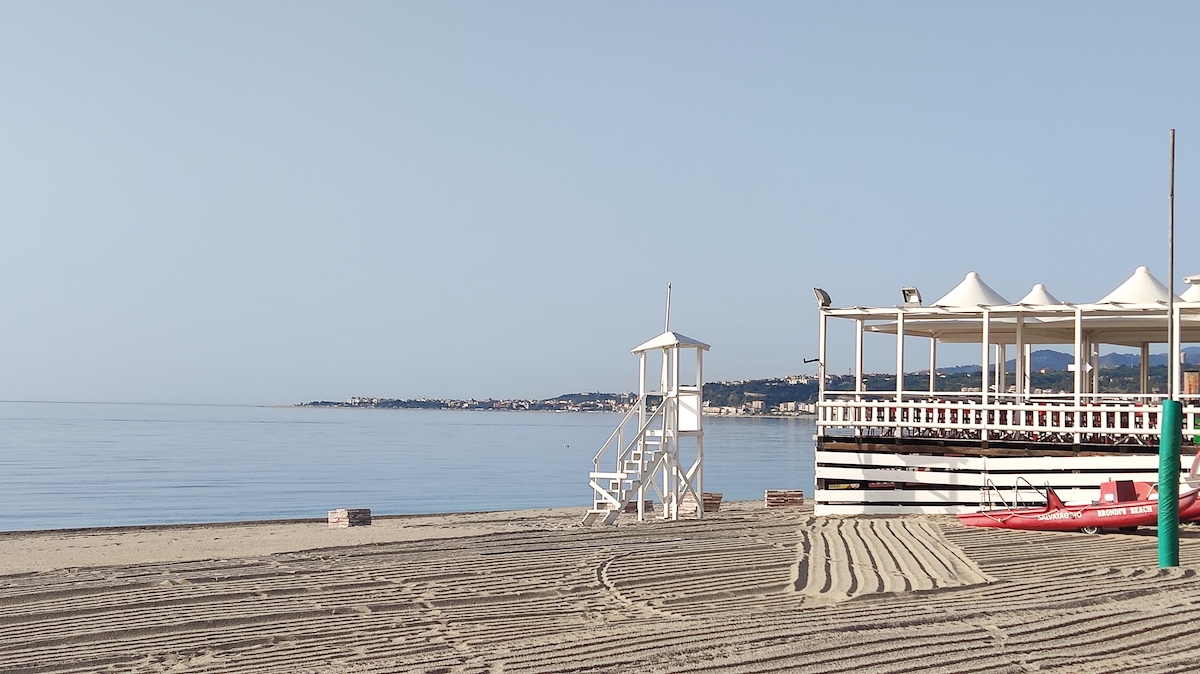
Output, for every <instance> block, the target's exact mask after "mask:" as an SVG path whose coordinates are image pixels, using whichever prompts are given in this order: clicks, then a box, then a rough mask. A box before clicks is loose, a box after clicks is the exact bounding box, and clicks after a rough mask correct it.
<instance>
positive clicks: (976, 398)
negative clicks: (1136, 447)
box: [817, 392, 1200, 444]
mask: <svg viewBox="0 0 1200 674" xmlns="http://www.w3.org/2000/svg"><path fill="white" fill-rule="evenodd" d="M989 398H992V399H991V400H989V402H988V403H986V404H984V403H983V402H982V401H981V396H980V394H979V393H974V394H942V393H938V394H936V396H931V395H929V394H927V393H926V394H909V393H906V394H902V395H901V397H900V400H899V401H897V399H896V395H895V394H880V393H877V392H872V393H870V394H864V393H841V392H839V393H836V394H830V393H828V392H827V394H826V399H825V400H824V401H821V402H820V403H818V405H817V426H818V427H819V428H820V429H821V431H822V432H823V433H825V432H828V431H829V430H833V429H849V430H850V431H852V432H853V434H854V435H866V436H883V437H929V438H961V439H976V440H996V441H1002V440H1013V441H1027V442H1056V443H1080V442H1084V443H1099V444H1152V443H1154V442H1156V441H1157V437H1158V434H1159V426H1158V424H1159V418H1160V413H1161V412H1162V399H1163V396H1161V395H1128V396H1119V395H1112V394H1085V395H1081V396H1080V402H1079V404H1076V402H1075V396H1074V395H1071V394H1068V395H1038V396H1028V395H1025V396H1020V397H1018V396H1014V395H1011V394H1007V395H1001V396H997V395H995V394H991V395H989ZM1198 423H1200V400H1196V399H1194V398H1193V399H1186V400H1184V408H1183V435H1184V437H1185V438H1187V439H1189V440H1190V439H1191V438H1193V437H1195V436H1197V435H1200V429H1198V428H1197V424H1198Z"/></svg>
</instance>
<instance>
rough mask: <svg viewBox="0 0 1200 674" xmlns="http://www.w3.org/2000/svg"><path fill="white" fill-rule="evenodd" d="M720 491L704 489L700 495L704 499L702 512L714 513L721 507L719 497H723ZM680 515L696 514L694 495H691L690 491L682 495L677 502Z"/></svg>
mask: <svg viewBox="0 0 1200 674" xmlns="http://www.w3.org/2000/svg"><path fill="white" fill-rule="evenodd" d="M724 496H725V495H724V494H722V493H721V492H712V491H706V492H704V493H703V494H702V495H701V498H702V499H703V501H704V512H706V513H715V512H717V511H718V510H720V509H721V499H722V498H724ZM679 514H680V515H695V514H696V497H695V496H692V493H691V492H687V493H685V494H684V495H683V499H682V500H681V501H680V503H679Z"/></svg>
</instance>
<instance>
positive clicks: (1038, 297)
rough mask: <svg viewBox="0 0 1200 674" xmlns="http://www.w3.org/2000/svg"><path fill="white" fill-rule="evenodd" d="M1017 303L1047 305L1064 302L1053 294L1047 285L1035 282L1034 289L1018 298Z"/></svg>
mask: <svg viewBox="0 0 1200 674" xmlns="http://www.w3.org/2000/svg"><path fill="white" fill-rule="evenodd" d="M1017 304H1030V305H1036V306H1047V305H1050V304H1062V302H1061V301H1059V299H1058V298H1057V297H1055V296H1054V295H1051V294H1050V291H1049V290H1046V286H1044V285H1042V284H1040V283H1035V284H1033V290H1030V291H1029V293H1028V294H1027V295H1025V296H1024V297H1022V298H1021V299H1019V300H1017Z"/></svg>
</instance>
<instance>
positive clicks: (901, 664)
mask: <svg viewBox="0 0 1200 674" xmlns="http://www.w3.org/2000/svg"><path fill="white" fill-rule="evenodd" d="M581 516H582V510H581V509H555V510H530V511H514V512H502V513H479V514H458V515H423V516H407V517H389V518H376V520H375V523H374V524H373V525H372V526H370V527H358V528H352V529H329V528H328V527H327V526H326V525H325V524H324V523H323V522H320V521H296V522H270V523H248V524H219V525H193V526H181V527H145V528H127V529H119V530H104V529H93V530H78V531H57V532H30V533H4V534H0V644H3V647H0V672H8V673H15V672H109V671H112V672H167V671H170V672H393V671H403V672H447V673H449V672H563V671H568V672H575V671H586V672H613V673H617V672H739V673H740V672H770V671H796V672H1032V671H1038V672H1071V673H1079V672H1109V671H1137V672H1139V673H1142V674H1149V673H1157V672H1163V673H1165V672H1183V671H1191V670H1192V669H1193V668H1194V667H1195V664H1196V661H1197V655H1196V653H1197V649H1198V647H1200V635H1197V631H1198V630H1200V627H1197V626H1198V625H1200V581H1198V579H1197V578H1196V570H1197V568H1200V528H1195V527H1183V528H1181V539H1182V543H1181V555H1180V557H1181V562H1182V566H1181V567H1180V568H1177V569H1170V570H1165V571H1160V570H1159V569H1158V568H1157V543H1156V539H1155V538H1154V536H1153V530H1149V531H1145V532H1138V533H1136V534H1105V535H1100V536H1086V535H1083V534H1074V533H1037V532H1015V531H999V530H986V529H969V528H965V527H962V526H961V525H959V523H958V521H957V520H956V519H954V518H952V517H932V516H912V517H863V518H818V517H814V516H813V514H812V511H811V510H810V509H803V508H801V509H778V510H765V509H764V508H763V507H762V504H761V503H734V504H726V505H725V506H724V507H722V509H721V511H720V512H718V513H715V514H713V515H710V516H708V517H706V518H705V519H704V520H703V521H694V520H688V521H683V522H662V521H658V520H654V521H651V522H646V523H638V522H636V521H635V520H634V518H633V517H632V516H628V515H626V516H622V519H621V520H619V524H618V526H616V527H595V528H590V529H588V528H581V527H579V526H577V523H578V521H579V519H580V517H581Z"/></svg>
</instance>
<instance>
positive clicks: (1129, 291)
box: [1096, 265, 1179, 304]
mask: <svg viewBox="0 0 1200 674" xmlns="http://www.w3.org/2000/svg"><path fill="white" fill-rule="evenodd" d="M1170 295H1171V291H1169V290H1167V287H1166V286H1165V285H1163V284H1162V282H1161V281H1159V280H1158V279H1156V278H1154V274H1151V273H1150V268H1149V267H1147V266H1146V265H1142V266H1140V267H1138V268H1137V269H1135V270H1133V275H1132V276H1130V277H1129V278H1127V279H1125V282H1124V283H1122V284H1121V285H1119V286H1117V288H1116V290H1113V291H1112V292H1111V293H1109V294H1107V295H1105V296H1104V297H1102V298H1100V299H1099V300H1098V301H1097V302H1096V304H1151V303H1154V302H1166V301H1167V300H1168V299H1169V298H1170ZM1176 299H1179V298H1176Z"/></svg>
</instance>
